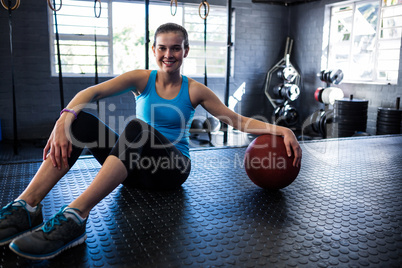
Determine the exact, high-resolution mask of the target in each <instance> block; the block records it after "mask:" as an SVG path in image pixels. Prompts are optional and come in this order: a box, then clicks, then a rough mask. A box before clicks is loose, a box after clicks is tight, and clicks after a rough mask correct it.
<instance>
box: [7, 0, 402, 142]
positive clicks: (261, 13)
mask: <svg viewBox="0 0 402 268" xmlns="http://www.w3.org/2000/svg"><path fill="white" fill-rule="evenodd" d="M333 2H335V1H325V0H323V1H318V2H311V3H306V4H300V5H294V6H288V7H285V6H280V5H270V4H261V3H260V4H256V3H252V2H251V0H247V1H244V0H234V1H233V8H234V9H235V35H234V40H233V42H234V49H235V58H234V77H232V78H231V80H230V92H231V94H232V93H233V92H234V91H235V90H236V89H237V88H238V87H239V86H240V85H241V84H242V83H243V82H246V93H245V95H244V96H243V100H242V102H241V103H239V105H238V106H237V107H236V110H237V111H238V112H240V113H242V114H244V115H247V116H256V115H258V116H264V117H267V118H268V117H270V115H271V113H272V107H271V106H270V104H269V102H268V100H267V99H266V97H265V95H264V92H263V89H262V88H263V85H264V79H265V75H266V72H267V71H268V70H269V69H270V68H271V67H272V66H273V65H274V64H275V63H276V62H277V61H278V60H279V59H281V58H282V56H283V50H284V46H285V41H286V37H287V36H290V37H291V38H293V39H294V47H293V50H292V58H291V61H292V63H296V64H297V66H298V67H299V69H300V72H301V73H302V75H303V85H302V88H301V96H300V98H299V99H298V100H297V101H296V102H295V103H294V104H295V106H297V108H298V110H299V112H300V113H301V118H302V119H304V118H306V117H307V116H308V115H309V114H311V113H312V112H314V111H315V110H317V109H319V108H320V107H321V106H320V104H319V103H317V102H316V101H315V100H314V97H313V94H314V91H315V89H316V88H317V87H318V86H322V85H323V84H322V82H321V81H319V79H317V77H316V75H315V74H316V73H317V72H319V71H320V69H321V66H320V64H321V63H320V62H321V43H322V28H323V23H324V10H325V4H329V3H333ZM209 3H210V4H214V0H210V1H209ZM217 4H222V1H219V2H217ZM47 12H49V8H48V6H47V3H46V1H25V2H23V3H22V4H21V6H20V7H19V9H18V10H16V11H15V12H13V39H14V66H15V87H16V95H17V116H18V133H19V138H20V139H45V138H47V137H48V135H49V133H50V131H51V129H52V127H53V124H54V122H55V120H56V119H57V118H58V115H59V111H60V108H61V107H60V97H59V83H58V77H51V74H50V58H49V54H50V53H49V33H48V32H49V29H48V21H47V19H48V18H47ZM150 16H152V14H150ZM0 52H1V55H2V57H1V60H0V81H1V82H0V107H1V109H0V120H1V121H2V124H1V125H2V134H3V135H2V136H3V139H12V138H13V131H12V130H13V125H12V93H11V92H12V91H11V70H10V62H11V58H10V47H9V29H8V13H7V11H6V10H4V9H1V10H0ZM150 60H153V58H152V57H151V58H150ZM401 69H402V68H400V70H401ZM401 77H402V74H400V75H399V82H401V79H402V78H401ZM105 79H107V78H100V80H101V81H103V80H105ZM197 80H198V81H200V82H201V83H202V82H203V78H197ZM63 82H64V95H65V102H66V103H68V101H69V100H70V99H71V98H72V97H73V96H74V95H75V94H76V93H77V92H78V91H80V90H81V89H84V88H86V87H88V86H90V85H92V84H93V83H94V78H69V77H64V78H63ZM398 84H400V83H398ZM208 86H209V87H210V88H211V89H212V90H213V91H214V92H216V93H217V95H218V96H219V97H220V98H221V99H222V100H223V97H224V90H225V79H224V78H209V79H208ZM340 87H342V89H344V91H345V94H346V95H348V94H354V96H355V97H356V98H366V99H368V100H369V105H370V107H369V122H368V131H369V132H370V133H372V134H374V133H375V120H376V108H377V107H378V106H386V105H391V103H394V99H395V97H396V96H399V95H400V94H401V91H402V90H401V87H398V86H379V85H362V84H361V85H360V84H358V85H352V84H341V86H340ZM398 94H399V95H398ZM110 104H114V106H115V107H116V109H115V110H114V111H109V112H108V113H107V115H106V118H108V117H109V116H115V118H116V116H120V117H122V118H123V119H125V118H128V117H129V116H132V115H133V111H134V110H135V101H134V97H133V96H132V94H130V93H127V94H125V95H121V96H117V97H113V98H110V99H107V101H106V103H105V105H106V107H107V108H109V107H111V106H110ZM107 110H108V109H107ZM197 114H200V115H205V112H204V111H203V110H202V109H201V108H199V109H197ZM116 120H118V119H116ZM106 121H107V120H106ZM107 123H108V122H107ZM116 130H117V131H119V129H116Z"/></svg>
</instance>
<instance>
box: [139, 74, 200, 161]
mask: <svg viewBox="0 0 402 268" xmlns="http://www.w3.org/2000/svg"><path fill="white" fill-rule="evenodd" d="M157 73H158V72H157V71H156V70H153V71H152V72H151V75H150V76H149V79H148V83H147V86H146V87H145V89H144V91H143V92H142V93H141V94H140V95H139V96H136V98H135V100H136V116H137V118H139V119H141V120H143V121H145V122H146V123H148V124H149V125H151V126H152V127H154V128H155V129H156V130H158V131H159V132H160V133H162V134H163V135H164V136H165V137H166V138H167V139H168V140H169V141H170V142H172V143H173V144H174V145H175V146H176V147H177V149H179V150H180V152H181V153H182V154H183V155H185V156H187V157H188V158H190V153H189V137H190V132H189V128H190V125H191V121H192V120H193V117H194V111H195V109H194V107H193V105H192V104H191V101H190V95H189V92H188V79H187V77H186V76H182V84H181V88H180V92H179V94H178V95H177V96H176V97H175V98H174V99H171V100H168V99H164V98H162V97H160V96H159V95H158V93H157V92H156V89H155V81H156V74H157Z"/></svg>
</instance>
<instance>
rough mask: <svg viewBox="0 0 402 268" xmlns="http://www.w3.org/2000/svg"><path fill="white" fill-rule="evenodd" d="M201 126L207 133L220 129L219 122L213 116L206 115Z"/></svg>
mask: <svg viewBox="0 0 402 268" xmlns="http://www.w3.org/2000/svg"><path fill="white" fill-rule="evenodd" d="M202 127H203V129H205V130H206V132H208V133H211V132H215V131H218V130H219V129H220V127H221V122H220V121H219V120H218V119H216V118H215V117H208V118H207V119H205V121H204V123H203V124H202Z"/></svg>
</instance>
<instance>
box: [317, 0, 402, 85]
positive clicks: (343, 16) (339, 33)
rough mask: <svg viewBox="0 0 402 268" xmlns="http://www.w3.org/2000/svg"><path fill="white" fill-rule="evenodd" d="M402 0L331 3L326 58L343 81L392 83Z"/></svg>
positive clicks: (401, 25) (396, 64) (396, 65)
mask: <svg viewBox="0 0 402 268" xmlns="http://www.w3.org/2000/svg"><path fill="white" fill-rule="evenodd" d="M401 29H402V1H400V0H382V1H379V0H371V1H370V0H369V1H367V0H366V1H356V2H348V4H343V5H336V6H332V7H331V15H330V30H329V42H328V58H327V62H325V61H324V62H323V69H327V68H328V69H338V68H339V69H341V70H343V72H344V75H345V79H344V81H346V82H382V83H392V84H394V83H396V82H397V79H398V69H399V54H400V46H401Z"/></svg>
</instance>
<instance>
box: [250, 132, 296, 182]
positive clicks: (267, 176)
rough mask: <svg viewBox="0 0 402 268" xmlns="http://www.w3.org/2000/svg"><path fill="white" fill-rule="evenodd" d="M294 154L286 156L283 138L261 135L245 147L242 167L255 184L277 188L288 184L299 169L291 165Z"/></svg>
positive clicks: (294, 177)
mask: <svg viewBox="0 0 402 268" xmlns="http://www.w3.org/2000/svg"><path fill="white" fill-rule="evenodd" d="M293 160H294V155H292V157H288V156H287V153H286V147H285V144H284V143H283V138H282V137H281V136H276V135H261V136H258V137H257V138H255V139H254V140H253V141H252V142H251V143H250V144H249V146H248V147H247V149H246V152H245V156H244V167H245V169H246V173H247V175H248V177H249V178H250V179H251V181H252V182H254V183H255V184H256V185H257V186H259V187H261V188H264V189H270V190H277V189H281V188H284V187H286V186H288V185H290V184H291V183H292V182H293V181H294V180H295V179H296V177H297V175H298V174H299V171H300V165H299V167H294V166H293Z"/></svg>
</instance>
